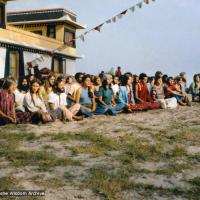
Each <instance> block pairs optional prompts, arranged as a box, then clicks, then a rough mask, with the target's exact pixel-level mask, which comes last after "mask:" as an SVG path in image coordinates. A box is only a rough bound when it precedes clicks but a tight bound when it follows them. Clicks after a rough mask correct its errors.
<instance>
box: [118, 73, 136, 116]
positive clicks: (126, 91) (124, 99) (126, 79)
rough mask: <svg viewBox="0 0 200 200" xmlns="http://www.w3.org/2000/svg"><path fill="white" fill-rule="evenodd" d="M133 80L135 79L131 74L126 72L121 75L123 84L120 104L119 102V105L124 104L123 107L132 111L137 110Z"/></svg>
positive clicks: (120, 90)
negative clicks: (135, 107)
mask: <svg viewBox="0 0 200 200" xmlns="http://www.w3.org/2000/svg"><path fill="white" fill-rule="evenodd" d="M132 82H133V79H132V76H131V75H130V74H126V75H123V76H122V77H121V86H120V88H119V102H120V104H119V103H118V104H117V107H120V106H121V105H123V106H122V107H121V108H122V109H124V110H125V111H127V112H130V113H131V112H132V111H134V110H135V109H134V106H135V100H134V95H133V91H132Z"/></svg>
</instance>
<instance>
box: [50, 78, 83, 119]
mask: <svg viewBox="0 0 200 200" xmlns="http://www.w3.org/2000/svg"><path fill="white" fill-rule="evenodd" d="M48 103H49V108H50V112H51V113H52V115H54V120H56V119H60V120H62V121H63V122H65V121H67V120H68V121H72V120H82V119H83V117H77V116H76V114H77V113H78V111H79V110H80V107H81V106H80V104H74V105H73V106H71V107H68V105H67V95H66V94H65V83H64V81H63V80H57V81H56V85H55V91H54V92H51V93H50V94H49V96H48Z"/></svg>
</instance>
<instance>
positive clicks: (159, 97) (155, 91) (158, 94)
mask: <svg viewBox="0 0 200 200" xmlns="http://www.w3.org/2000/svg"><path fill="white" fill-rule="evenodd" d="M151 96H152V98H153V99H154V100H155V101H158V102H160V104H161V108H162V109H166V108H170V109H174V108H176V107H177V100H176V98H175V97H172V98H168V99H166V98H165V92H164V85H163V82H162V77H156V78H155V85H154V86H153V87H152V89H151Z"/></svg>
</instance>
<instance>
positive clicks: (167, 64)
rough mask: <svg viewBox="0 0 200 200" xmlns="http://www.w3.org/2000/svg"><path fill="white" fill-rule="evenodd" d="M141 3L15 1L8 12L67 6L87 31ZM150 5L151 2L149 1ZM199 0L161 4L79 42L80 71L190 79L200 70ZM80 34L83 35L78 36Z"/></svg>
mask: <svg viewBox="0 0 200 200" xmlns="http://www.w3.org/2000/svg"><path fill="white" fill-rule="evenodd" d="M140 1H141V0H56V1H55V0H43V1H42V0H16V1H15V2H9V3H8V11H15V10H26V9H29V10H30V9H38V8H39V9H45V8H66V9H69V10H71V11H73V12H75V13H77V15H78V22H80V23H81V24H87V26H88V28H93V27H94V26H95V25H98V24H100V23H101V22H103V21H105V20H107V19H108V18H111V17H112V16H113V15H115V14H118V13H119V12H121V11H123V10H124V9H126V8H128V7H131V6H132V5H134V4H136V3H138V2H140ZM150 1H151V0H150ZM199 19H200V0H156V1H155V2H152V3H151V4H150V5H145V6H144V7H143V8H142V9H136V12H135V13H134V14H133V13H131V11H129V12H128V13H127V15H126V16H124V18H123V19H120V20H118V22H116V23H115V24H109V25H105V26H104V27H103V28H102V32H101V33H98V32H92V33H90V34H89V35H88V36H87V37H86V41H85V42H84V43H83V42H82V41H80V40H78V41H77V49H78V53H79V55H84V56H85V57H84V59H81V60H78V61H77V71H85V72H88V73H98V72H100V71H101V70H105V71H106V70H108V69H109V68H111V67H115V66H118V65H119V66H121V67H122V69H123V72H125V71H131V72H133V73H136V74H138V73H140V72H146V73H147V74H149V75H153V74H154V72H155V71H156V70H161V71H163V73H168V74H171V75H176V74H178V73H179V72H181V71H186V72H187V73H188V76H189V77H190V79H191V77H192V75H193V74H194V73H196V72H200V20H199ZM79 33H81V32H80V31H78V33H77V35H79Z"/></svg>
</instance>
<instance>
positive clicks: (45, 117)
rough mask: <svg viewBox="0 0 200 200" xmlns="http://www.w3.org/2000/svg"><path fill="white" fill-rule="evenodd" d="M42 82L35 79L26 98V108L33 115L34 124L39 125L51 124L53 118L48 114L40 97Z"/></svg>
mask: <svg viewBox="0 0 200 200" xmlns="http://www.w3.org/2000/svg"><path fill="white" fill-rule="evenodd" d="M40 84H41V82H40V81H39V80H38V79H34V80H33V81H32V82H31V83H30V91H29V92H28V93H27V94H26V95H25V97H24V107H25V108H26V110H27V111H28V112H30V113H31V116H32V122H33V123H34V124H38V123H40V122H42V123H46V122H51V121H52V119H51V116H50V115H49V113H48V112H47V109H46V106H45V103H44V101H43V99H42V97H41V96H40V93H39V90H40Z"/></svg>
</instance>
